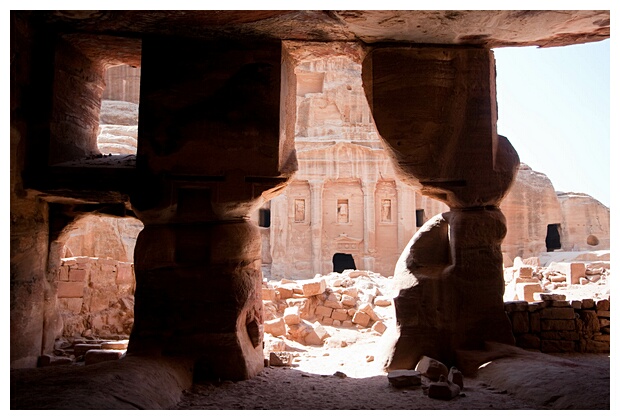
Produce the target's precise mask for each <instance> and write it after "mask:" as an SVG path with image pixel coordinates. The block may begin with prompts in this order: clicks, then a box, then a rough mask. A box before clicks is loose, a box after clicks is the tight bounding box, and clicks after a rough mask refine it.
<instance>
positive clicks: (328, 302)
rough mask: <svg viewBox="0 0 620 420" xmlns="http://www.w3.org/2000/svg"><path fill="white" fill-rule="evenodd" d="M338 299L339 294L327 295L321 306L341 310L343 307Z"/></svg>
mask: <svg viewBox="0 0 620 420" xmlns="http://www.w3.org/2000/svg"><path fill="white" fill-rule="evenodd" d="M340 298H341V295H340V293H330V294H329V295H327V299H325V302H323V305H325V306H327V307H328V308H332V309H342V308H343V307H344V306H343V305H342V302H341V301H340Z"/></svg>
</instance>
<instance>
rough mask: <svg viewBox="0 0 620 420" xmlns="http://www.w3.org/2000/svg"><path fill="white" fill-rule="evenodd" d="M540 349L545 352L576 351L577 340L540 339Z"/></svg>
mask: <svg viewBox="0 0 620 420" xmlns="http://www.w3.org/2000/svg"><path fill="white" fill-rule="evenodd" d="M540 350H541V351H542V352H543V353H570V352H574V351H576V344H575V341H566V340H540Z"/></svg>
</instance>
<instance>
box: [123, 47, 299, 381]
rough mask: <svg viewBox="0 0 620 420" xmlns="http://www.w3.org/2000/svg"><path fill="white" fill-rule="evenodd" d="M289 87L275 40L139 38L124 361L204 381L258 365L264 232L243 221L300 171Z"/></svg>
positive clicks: (238, 375) (243, 375) (240, 375)
mask: <svg viewBox="0 0 620 420" xmlns="http://www.w3.org/2000/svg"><path fill="white" fill-rule="evenodd" d="M196 51H202V52H203V53H201V54H195V52H196ZM294 80H295V76H294V74H293V73H292V68H291V67H290V66H289V65H288V58H287V55H286V51H285V50H283V48H282V45H281V43H280V42H265V43H261V44H256V43H239V42H200V41H193V42H190V41H187V40H183V41H180V40H174V39H173V40H167V41H165V42H164V41H161V40H155V39H150V38H149V39H145V40H144V41H143V44H142V74H141V98H140V119H139V132H140V142H139V144H138V153H137V164H136V171H137V176H138V178H139V179H140V180H141V182H142V185H144V186H145V187H144V188H143V189H137V190H135V191H134V192H133V193H132V196H131V204H132V209H133V210H134V212H135V213H136V215H137V216H138V218H139V219H140V220H141V221H142V222H143V223H144V225H145V227H144V229H143V230H142V231H141V232H140V234H139V236H138V240H137V242H136V248H135V260H134V264H135V265H134V267H135V273H136V293H135V301H136V304H135V308H134V312H135V323H134V327H133V330H132V332H131V337H130V342H129V348H128V350H127V351H128V354H145V353H149V354H150V353H156V354H162V355H165V356H169V357H175V356H183V357H186V358H189V359H190V360H193V361H194V363H195V370H194V377H195V378H196V379H197V380H204V379H212V378H229V379H235V380H241V379H248V378H251V377H253V376H255V375H256V374H257V373H258V372H259V371H260V370H261V369H262V368H263V354H262V343H263V331H262V328H263V310H262V309H263V308H262V300H261V296H260V293H261V292H260V288H261V282H262V275H261V263H260V257H261V236H260V233H259V230H258V228H257V227H255V226H254V225H253V224H252V223H251V222H249V220H248V219H249V215H250V213H251V212H252V211H254V210H256V209H257V208H258V207H260V205H261V204H262V203H263V202H264V201H265V200H267V199H270V198H272V197H273V196H275V195H276V194H277V193H278V192H279V190H281V189H282V188H283V187H284V186H285V185H286V183H287V182H288V179H289V177H290V176H291V175H292V173H293V172H294V171H295V170H296V168H297V166H296V160H295V155H294V148H293V135H294V133H293V124H294V117H295V109H294V107H293V108H290V107H288V104H289V103H291V102H292V101H293V100H294V94H295V92H294V86H295V82H294ZM231 154H234V155H236V156H238V157H239V158H238V159H231ZM171 314H174V315H173V316H172V319H171V318H170V315H171Z"/></svg>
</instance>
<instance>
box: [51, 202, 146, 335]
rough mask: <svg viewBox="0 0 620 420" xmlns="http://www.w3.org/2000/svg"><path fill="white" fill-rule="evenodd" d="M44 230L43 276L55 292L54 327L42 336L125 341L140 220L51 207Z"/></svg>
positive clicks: (129, 321) (130, 312)
mask: <svg viewBox="0 0 620 420" xmlns="http://www.w3.org/2000/svg"><path fill="white" fill-rule="evenodd" d="M78 207H79V206H78ZM102 210H105V209H102ZM50 226H51V229H50V241H51V242H50V254H49V259H48V272H49V274H50V275H49V278H50V279H52V281H53V283H54V284H53V287H54V289H55V290H56V294H55V297H56V305H55V308H56V314H55V316H53V317H51V318H52V319H50V320H48V324H49V325H51V324H52V323H53V322H54V321H55V322H56V328H50V330H49V331H48V334H54V335H55V336H54V337H53V339H54V340H59V339H60V340H64V341H70V342H73V341H74V340H76V339H81V338H88V339H105V340H122V339H127V338H129V334H130V332H131V329H132V327H133V309H134V298H133V294H134V292H135V276H134V271H133V252H134V247H135V242H136V238H137V236H138V233H139V232H140V231H141V230H142V228H143V224H142V222H140V221H139V220H138V219H136V218H134V217H118V216H112V215H109V214H104V213H101V212H89V213H79V212H75V206H66V205H60V204H54V203H51V204H50ZM54 318H55V319H54ZM49 338H50V339H51V338H52V337H49Z"/></svg>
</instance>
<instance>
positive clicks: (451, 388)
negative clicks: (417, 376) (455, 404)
mask: <svg viewBox="0 0 620 420" xmlns="http://www.w3.org/2000/svg"><path fill="white" fill-rule="evenodd" d="M460 393H461V387H460V386H458V385H457V384H455V383H453V382H450V381H449V380H448V379H446V378H445V377H444V376H443V375H442V376H440V377H439V380H438V381H437V382H432V383H431V384H430V385H429V387H428V396H429V398H433V399H437V400H445V401H448V400H451V399H452V398H454V397H457V396H458V395H459V394H460Z"/></svg>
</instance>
